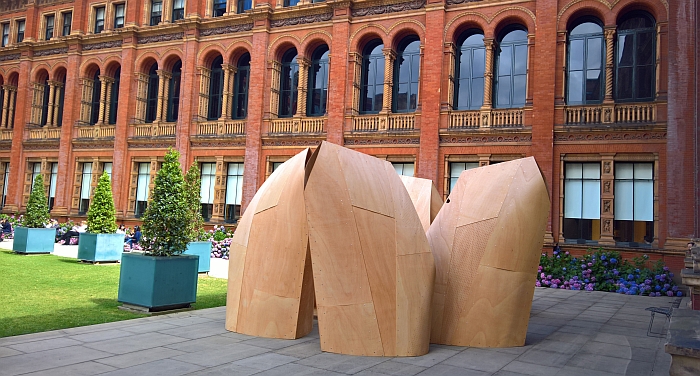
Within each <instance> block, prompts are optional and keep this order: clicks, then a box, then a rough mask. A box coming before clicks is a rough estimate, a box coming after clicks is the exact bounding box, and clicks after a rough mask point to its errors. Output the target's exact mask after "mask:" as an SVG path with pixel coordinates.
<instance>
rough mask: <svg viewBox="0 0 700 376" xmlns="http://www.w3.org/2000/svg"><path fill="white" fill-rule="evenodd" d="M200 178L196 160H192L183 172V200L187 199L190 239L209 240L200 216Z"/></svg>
mask: <svg viewBox="0 0 700 376" xmlns="http://www.w3.org/2000/svg"><path fill="white" fill-rule="evenodd" d="M200 187H201V178H200V171H199V167H197V161H194V163H192V165H191V166H190V169H189V170H187V174H185V192H184V195H185V201H187V207H188V214H189V216H190V219H189V220H188V223H189V224H190V230H189V233H190V235H189V236H190V241H193V242H195V241H203V240H209V236H208V234H207V233H206V232H205V231H204V218H202V204H201V202H202V196H201V193H200Z"/></svg>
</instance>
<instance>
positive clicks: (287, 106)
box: [278, 48, 299, 117]
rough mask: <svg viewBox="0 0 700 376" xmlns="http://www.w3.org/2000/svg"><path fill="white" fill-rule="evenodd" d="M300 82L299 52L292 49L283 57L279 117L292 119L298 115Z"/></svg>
mask: <svg viewBox="0 0 700 376" xmlns="http://www.w3.org/2000/svg"><path fill="white" fill-rule="evenodd" d="M298 82H299V64H298V63H297V50H296V49H295V48H292V49H290V50H289V51H287V52H285V53H284V56H282V73H281V75H280V109H279V114H278V115H279V117H290V116H294V114H296V113H297V95H298Z"/></svg>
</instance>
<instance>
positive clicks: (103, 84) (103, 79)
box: [97, 75, 114, 124]
mask: <svg viewBox="0 0 700 376" xmlns="http://www.w3.org/2000/svg"><path fill="white" fill-rule="evenodd" d="M111 82H114V80H112V78H111V77H107V76H102V75H100V110H99V112H98V117H97V124H104V122H105V108H106V107H107V102H106V101H107V91H108V90H107V89H108V86H109V84H110V83H111Z"/></svg>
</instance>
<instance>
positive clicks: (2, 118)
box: [0, 85, 10, 128]
mask: <svg viewBox="0 0 700 376" xmlns="http://www.w3.org/2000/svg"><path fill="white" fill-rule="evenodd" d="M2 92H3V93H2V94H3V95H2V115H0V128H8V123H9V121H8V120H9V119H8V118H7V114H8V112H9V111H10V109H9V108H8V107H9V106H10V88H9V86H7V85H2Z"/></svg>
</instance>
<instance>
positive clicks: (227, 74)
mask: <svg viewBox="0 0 700 376" xmlns="http://www.w3.org/2000/svg"><path fill="white" fill-rule="evenodd" d="M222 68H223V70H224V87H223V89H222V96H221V97H222V98H221V118H220V119H219V120H227V119H231V96H232V95H233V90H234V88H233V83H232V82H231V81H232V80H233V77H234V75H235V74H236V71H237V69H236V67H234V66H233V65H228V64H225V65H223V66H222Z"/></svg>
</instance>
